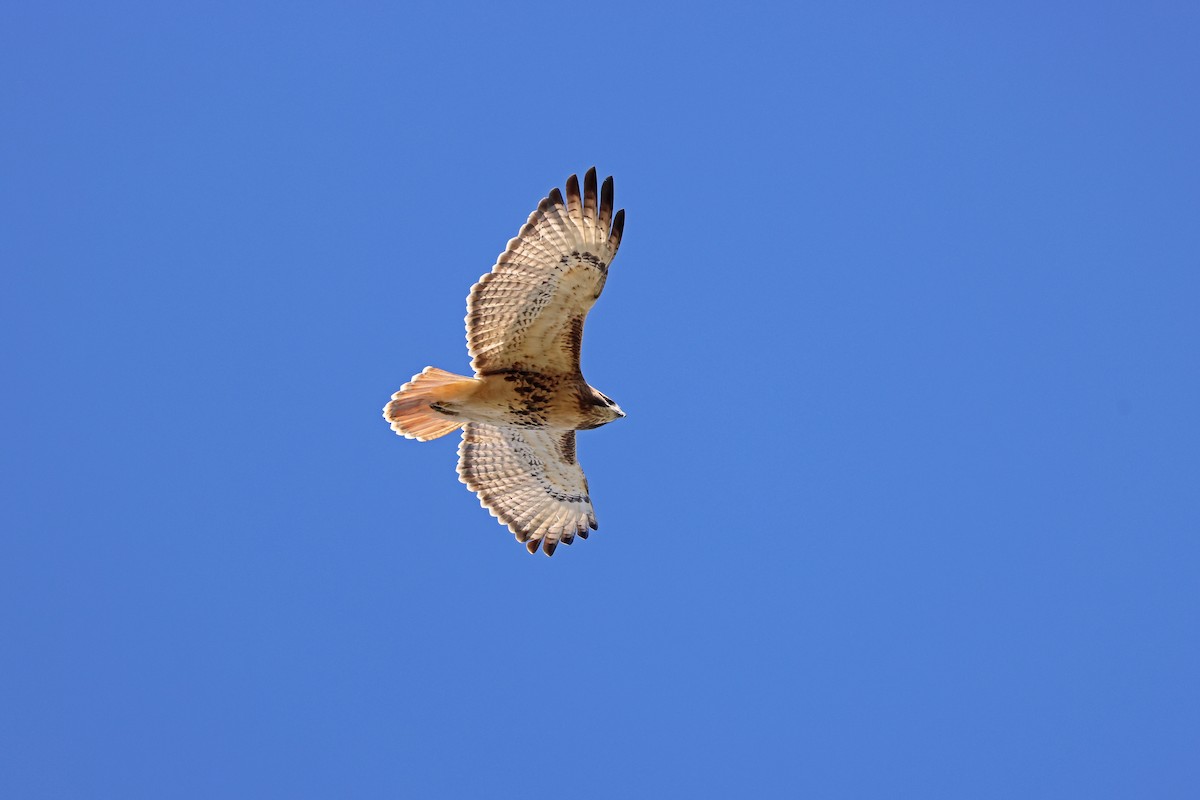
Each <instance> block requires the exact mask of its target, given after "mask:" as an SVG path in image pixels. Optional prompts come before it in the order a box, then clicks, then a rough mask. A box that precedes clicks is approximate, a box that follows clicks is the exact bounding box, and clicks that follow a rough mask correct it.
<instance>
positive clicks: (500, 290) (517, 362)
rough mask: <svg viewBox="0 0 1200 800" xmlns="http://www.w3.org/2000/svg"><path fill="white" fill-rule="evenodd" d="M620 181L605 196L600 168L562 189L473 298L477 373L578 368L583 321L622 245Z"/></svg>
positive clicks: (470, 344)
mask: <svg viewBox="0 0 1200 800" xmlns="http://www.w3.org/2000/svg"><path fill="white" fill-rule="evenodd" d="M612 212H613V180H612V178H611V177H608V178H605V179H604V185H603V186H602V187H601V189H600V193H599V203H597V193H596V168H595V167H592V168H591V169H589V170H588V171H587V174H586V175H584V177H583V194H582V195H580V192H579V179H578V178H576V177H575V176H574V175H572V176H571V177H570V178H568V179H567V197H566V200H564V199H563V196H562V194H560V193H559V191H558V189H557V188H555V189H553V190H552V191H551V192H550V196H549V197H547V198H546V199H544V200H542V202H541V203H539V204H538V207H537V210H536V211H534V212H533V213H532V214H530V215H529V221H528V222H526V223H525V226H524V227H523V228H521V232H520V233H518V234H517V237H516V238H515V239H510V240H509V242H508V247H506V248H505V250H504V252H503V253H501V254H500V258H499V259H498V260H497V261H496V265H495V266H494V267H492V271H491V272H489V273H488V274H486V275H484V276H483V277H482V278H480V279H479V282H478V283H476V284H475V285H474V286H473V287H471V294H470V295H469V296H468V297H467V319H466V322H467V350H468V351H469V352H470V354H471V366H472V367H473V368H474V369H475V372H476V374H480V375H484V374H488V373H492V372H499V371H502V370H507V369H520V370H524V371H530V372H541V373H561V374H570V373H577V372H578V371H579V347H580V342H581V341H582V339H583V321H584V318H585V317H586V316H587V312H588V310H589V309H591V307H592V304H593V303H595V302H596V298H597V297H599V296H600V291H601V290H602V289H603V288H604V281H605V278H607V277H608V265H609V263H610V262H611V261H612V259H613V256H615V255H616V254H617V248H618V247H619V246H620V244H621V232H622V230H623V229H624V226H625V210H624V209H622V210H620V211H618V212H617V213H616V216H615V217H614V216H613V213H612Z"/></svg>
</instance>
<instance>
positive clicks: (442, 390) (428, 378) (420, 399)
mask: <svg viewBox="0 0 1200 800" xmlns="http://www.w3.org/2000/svg"><path fill="white" fill-rule="evenodd" d="M477 383H478V381H477V380H476V379H475V378H468V377H465V376H463V375H455V374H454V373H453V372H446V371H445V370H444V369H438V368H437V367H426V368H425V369H423V370H421V374H420V375H414V376H413V379H412V380H411V381H409V382H408V383H406V384H404V385H403V386H401V387H400V391H398V392H396V393H395V394H394V395H392V402H390V403H388V404H387V405H386V406H384V407H383V418H384V419H386V420H387V421H388V422H390V423H392V430H394V431H395V432H396V433H398V434H400V435H401V436H403V437H405V438H407V439H416V440H417V441H420V442H428V441H429V440H430V439H436V438H438V437H439V436H445V435H446V434H447V433H451V432H453V431H456V430H458V429H459V428H461V427H462V426H463V425H464V424H465V423H466V420H461V419H460V420H456V419H455V418H454V416H453V415H452V414H451V413H449V412H447V411H445V410H442V411H436V410H434V409H433V408H432V406H433V405H434V404H439V403H453V402H454V401H455V400H460V399H463V398H465V397H467V396H468V395H470V394H471V392H473V391H474V390H475V385H476V384H477Z"/></svg>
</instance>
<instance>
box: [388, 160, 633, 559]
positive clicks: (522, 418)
mask: <svg viewBox="0 0 1200 800" xmlns="http://www.w3.org/2000/svg"><path fill="white" fill-rule="evenodd" d="M624 225H625V211H624V209H622V210H620V211H618V212H617V213H616V214H615V215H614V214H613V180H612V178H611V177H610V178H605V180H604V185H603V186H601V187H600V190H599V192H597V190H596V169H595V167H593V168H592V169H589V170H588V171H587V174H586V175H584V177H583V192H582V194H581V193H580V191H579V179H578V178H577V177H576V176H574V175H572V176H571V177H570V178H568V179H567V195H566V199H565V200H564V199H563V195H562V194H561V193H560V192H559V191H558V189H557V188H555V189H553V190H551V192H550V196H549V197H547V198H545V199H544V200H542V202H540V203H538V207H537V210H536V211H534V212H533V213H532V214H530V215H529V221H528V222H526V223H525V226H524V227H523V228H521V232H520V233H518V234H517V237H516V238H515V239H511V240H509V242H508V246H507V247H506V248H505V249H504V252H503V253H501V254H500V258H499V259H497V261H496V265H495V266H494V267H492V271H491V272H489V273H488V274H486V275H484V276H483V277H482V278H480V279H479V282H478V283H476V284H475V285H474V286H473V287H471V294H470V295H469V296H468V297H467V318H466V322H467V350H468V352H469V353H470V354H471V368H472V369H474V370H475V376H474V377H472V378H468V377H465V376H463V375H455V374H453V373H450V372H446V371H444V370H440V369H437V368H436V367H426V368H425V369H424V370H422V371H421V373H420V374H419V375H414V376H413V379H412V380H411V381H409V382H408V383H406V384H404V386H402V387H400V391H398V392H396V393H395V394H394V395H392V401H391V402H390V403H388V404H387V405H386V406H384V409H383V416H384V418H385V419H387V420H388V421H389V422H391V423H392V430H394V431H395V432H396V433H398V434H401V435H402V436H405V437H407V438H409V439H417V440H419V441H422V442H427V441H429V440H430V439H436V438H438V437H439V436H445V435H446V434H447V433H450V432H452V431H455V430H457V429H459V428H462V429H463V434H462V444H460V445H459V447H458V475H459V480H460V481H462V482H463V483H465V484H466V485H467V488H469V489H470V490H471V491H473V492H475V494H477V495H478V496H479V502H480V503H481V504H482V505H483V507H484V508H486V509H488V511H490V512H491V513H492V516H494V517H497V518H498V519H499V520H500V522H501V523H503V524H505V525H507V526H508V529H509V530H510V531H512V532H513V533H514V534H516V537H517V541H520V542H524V543H525V546H526V548H527V549H528V550H529V552H530V553H535V552H537V549H538V547H539V546H540V547H541V548H542V552H544V553H545V554H546V555H548V556H549V555H553V554H554V548H556V547H557V546H558V543H559V542H565V543H566V544H571V542H572V541H574V539H575V537H576V536H580V537H582V538H584V539H586V538H587V535H588V530H589V529H593V530H594V529H595V528H596V512H595V511H594V510H593V508H592V498H591V497H590V496H589V495H588V485H587V478H585V477H584V476H583V469H582V468H581V467H580V466H579V462H578V461H577V460H576V458H575V431H578V430H586V429H588V428H598V427H600V426H601V425H604V424H606V423H609V422H612V421H613V420H614V419H617V418H618V417H623V416H625V414H624V413H623V412H622V411H621V409H620V408H618V407H617V404H616V403H614V402H613V401H612V400H610V399H608V398H607V397H606V396H604V395H603V394H601V393H600V392H598V391H596V390H595V389H593V388H592V387H591V386H589V385H588V383H587V381H585V380H584V379H583V374H582V373H581V372H580V370H579V348H580V344H581V342H582V341H583V322H584V319H585V318H586V317H587V313H588V311H589V310H590V309H591V307H592V304H593V303H595V302H596V298H598V297H599V296H600V292H601V290H602V289H603V288H604V281H605V279H606V278H607V277H608V265H609V263H610V262H611V261H612V260H613V256H615V255H616V254H617V248H618V247H619V246H620V244H621V231H622V230H623V228H624Z"/></svg>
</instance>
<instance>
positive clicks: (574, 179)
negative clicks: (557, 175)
mask: <svg viewBox="0 0 1200 800" xmlns="http://www.w3.org/2000/svg"><path fill="white" fill-rule="evenodd" d="M567 200H568V201H570V202H571V203H573V204H577V203H579V202H580V200H579V176H578V175H572V176H571V177H569V178H567Z"/></svg>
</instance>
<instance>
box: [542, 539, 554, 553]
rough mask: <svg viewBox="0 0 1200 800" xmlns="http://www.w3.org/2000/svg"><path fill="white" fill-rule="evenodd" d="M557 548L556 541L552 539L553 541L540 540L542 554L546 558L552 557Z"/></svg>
mask: <svg viewBox="0 0 1200 800" xmlns="http://www.w3.org/2000/svg"><path fill="white" fill-rule="evenodd" d="M557 547H558V540H557V539H554V540H551V539H543V540H542V552H543V553H545V554H546V555H547V556H552V555H554V550H555V548H557Z"/></svg>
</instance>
